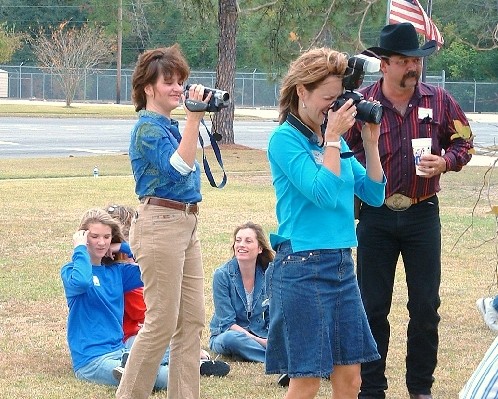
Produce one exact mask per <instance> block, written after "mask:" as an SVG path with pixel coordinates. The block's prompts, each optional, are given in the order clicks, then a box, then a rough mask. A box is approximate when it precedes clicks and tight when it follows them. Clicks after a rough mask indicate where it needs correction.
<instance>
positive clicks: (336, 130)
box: [325, 99, 356, 141]
mask: <svg viewBox="0 0 498 399" xmlns="http://www.w3.org/2000/svg"><path fill="white" fill-rule="evenodd" d="M355 117H356V106H355V105H353V100H352V99H349V100H347V101H346V102H345V103H344V105H343V106H342V107H341V108H339V109H338V110H337V111H333V110H332V109H329V111H328V122H327V129H326V130H325V141H337V140H339V138H340V136H342V135H343V134H344V133H346V132H347V131H348V130H349V129H350V128H351V127H352V126H353V125H354V122H355Z"/></svg>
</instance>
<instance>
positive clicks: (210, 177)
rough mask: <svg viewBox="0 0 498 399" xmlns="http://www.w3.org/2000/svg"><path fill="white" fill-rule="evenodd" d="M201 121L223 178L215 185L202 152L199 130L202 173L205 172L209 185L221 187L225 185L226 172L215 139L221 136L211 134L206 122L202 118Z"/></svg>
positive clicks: (202, 144)
mask: <svg viewBox="0 0 498 399" xmlns="http://www.w3.org/2000/svg"><path fill="white" fill-rule="evenodd" d="M201 123H202V125H203V126H204V128H205V129H206V132H207V134H208V136H209V141H210V142H211V147H212V148H213V152H214V155H215V156H216V160H217V161H218V164H219V165H220V167H221V170H222V171H223V179H222V181H221V183H220V184H219V185H217V184H216V182H215V181H214V178H213V174H212V173H211V168H210V167H209V163H208V160H207V158H206V153H205V152H204V140H203V138H202V136H201V132H200V131H199V143H201V147H202V164H203V165H204V173H205V174H206V177H207V179H208V180H209V184H211V187H216V188H223V187H225V184H226V182H227V174H226V173H225V168H224V167H223V160H222V159H221V151H220V147H219V146H218V143H217V140H219V139H220V138H221V136H220V135H219V134H217V133H215V134H211V131H210V130H209V129H208V127H207V126H206V122H204V118H202V119H201Z"/></svg>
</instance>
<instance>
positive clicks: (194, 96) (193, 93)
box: [182, 84, 211, 121]
mask: <svg viewBox="0 0 498 399" xmlns="http://www.w3.org/2000/svg"><path fill="white" fill-rule="evenodd" d="M188 98H189V99H190V100H192V101H198V102H203V103H206V104H207V103H208V102H209V100H210V99H211V93H209V94H208V95H207V96H206V98H204V86H203V85H201V84H191V85H190V88H189V90H188ZM185 99H186V96H185V94H183V95H182V100H183V104H184V105H183V109H184V110H185V114H186V115H187V119H188V118H190V117H192V118H194V119H198V120H199V121H200V120H201V119H202V118H203V117H204V114H205V112H204V111H200V112H192V111H189V110H188V108H187V107H186V106H185Z"/></svg>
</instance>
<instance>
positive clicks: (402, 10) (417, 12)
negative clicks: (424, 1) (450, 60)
mask: <svg viewBox="0 0 498 399" xmlns="http://www.w3.org/2000/svg"><path fill="white" fill-rule="evenodd" d="M400 22H410V23H411V24H412V25H413V26H414V27H415V30H416V31H417V32H418V33H420V34H422V35H424V36H425V37H426V38H427V40H436V41H437V43H438V47H441V46H442V45H443V44H444V40H443V36H442V35H441V33H440V32H439V29H438V28H437V26H436V25H434V23H433V22H432V20H431V19H430V18H429V17H428V16H427V14H426V12H425V10H424V9H423V8H422V6H421V5H420V3H419V2H418V0H390V6H389V23H390V24H392V23H400Z"/></svg>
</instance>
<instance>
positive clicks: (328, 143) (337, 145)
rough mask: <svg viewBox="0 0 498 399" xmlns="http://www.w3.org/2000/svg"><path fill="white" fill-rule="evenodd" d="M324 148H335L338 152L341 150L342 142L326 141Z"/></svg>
mask: <svg viewBox="0 0 498 399" xmlns="http://www.w3.org/2000/svg"><path fill="white" fill-rule="evenodd" d="M324 147H335V148H337V149H338V150H340V149H341V142H340V141H326V142H325V145H324Z"/></svg>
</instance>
